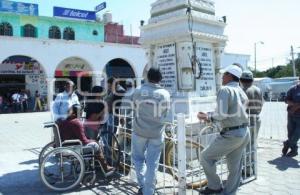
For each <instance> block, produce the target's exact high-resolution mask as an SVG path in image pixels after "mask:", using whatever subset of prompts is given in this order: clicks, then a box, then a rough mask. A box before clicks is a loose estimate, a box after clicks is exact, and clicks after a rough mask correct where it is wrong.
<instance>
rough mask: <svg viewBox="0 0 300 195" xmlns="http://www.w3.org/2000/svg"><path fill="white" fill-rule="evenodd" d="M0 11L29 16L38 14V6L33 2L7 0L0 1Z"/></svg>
mask: <svg viewBox="0 0 300 195" xmlns="http://www.w3.org/2000/svg"><path fill="white" fill-rule="evenodd" d="M0 12H10V13H16V14H24V15H29V16H38V15H39V6H38V5H37V4H33V3H22V2H15V1H8V0H1V1H0Z"/></svg>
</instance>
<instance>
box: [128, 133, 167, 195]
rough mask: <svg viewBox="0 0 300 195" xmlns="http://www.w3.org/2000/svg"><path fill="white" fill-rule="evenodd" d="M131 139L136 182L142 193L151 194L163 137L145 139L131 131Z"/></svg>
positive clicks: (144, 194)
mask: <svg viewBox="0 0 300 195" xmlns="http://www.w3.org/2000/svg"><path fill="white" fill-rule="evenodd" d="M131 140H132V141H131V147H132V148H131V151H132V154H131V156H132V161H133V163H134V166H135V171H136V176H137V180H138V184H139V186H140V188H142V189H143V195H153V194H154V190H155V184H156V172H157V169H158V166H159V159H160V154H161V150H162V147H163V141H164V138H163V136H161V137H160V138H156V139H147V138H143V137H141V136H138V135H136V134H135V133H133V134H132V139H131Z"/></svg>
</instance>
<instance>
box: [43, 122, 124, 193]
mask: <svg viewBox="0 0 300 195" xmlns="http://www.w3.org/2000/svg"><path fill="white" fill-rule="evenodd" d="M44 128H52V131H53V141H52V142H50V143H48V144H47V145H46V146H45V147H44V148H43V149H42V151H41V152H40V154H39V173H40V177H41V180H42V182H43V183H44V184H45V186H47V187H48V188H50V189H51V190H54V191H67V190H71V189H73V188H75V187H77V186H79V185H80V184H82V185H86V186H93V185H94V184H95V182H96V180H97V176H99V175H100V176H102V177H104V178H107V177H109V176H110V175H112V174H110V175H107V174H106V173H105V170H104V168H103V166H102V165H101V163H100V162H99V161H98V160H97V159H96V158H95V157H96V155H95V154H94V150H93V148H91V147H89V146H83V145H82V143H81V141H80V140H66V141H63V142H62V141H61V137H60V133H59V127H58V125H57V124H55V123H54V122H50V123H44ZM99 143H100V144H99V145H100V147H101V149H102V151H103V154H104V156H105V158H106V161H107V163H108V164H109V165H110V166H112V167H114V168H115V170H117V168H118V167H119V164H120V146H119V143H118V140H117V139H116V137H115V135H113V134H112V133H110V132H107V131H103V132H102V133H101V134H100V138H99Z"/></svg>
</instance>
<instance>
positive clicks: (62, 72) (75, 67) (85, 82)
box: [55, 57, 93, 93]
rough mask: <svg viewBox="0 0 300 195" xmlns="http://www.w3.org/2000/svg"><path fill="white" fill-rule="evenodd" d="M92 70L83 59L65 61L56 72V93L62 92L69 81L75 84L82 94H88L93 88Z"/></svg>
mask: <svg viewBox="0 0 300 195" xmlns="http://www.w3.org/2000/svg"><path fill="white" fill-rule="evenodd" d="M92 71H93V70H92V68H91V66H90V65H89V64H88V63H87V62H86V61H85V60H83V59H81V58H77V57H72V58H67V59H65V60H63V61H62V62H61V63H60V64H59V65H58V67H57V69H56V70H55V78H56V79H57V81H56V82H55V92H56V93H58V92H62V91H63V90H64V84H65V82H66V81H67V80H71V81H73V82H74V83H75V86H76V88H77V89H78V90H79V91H81V92H88V91H90V90H91V88H92V83H93V79H92Z"/></svg>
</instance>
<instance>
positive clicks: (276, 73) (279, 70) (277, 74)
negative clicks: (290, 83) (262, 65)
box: [254, 58, 300, 78]
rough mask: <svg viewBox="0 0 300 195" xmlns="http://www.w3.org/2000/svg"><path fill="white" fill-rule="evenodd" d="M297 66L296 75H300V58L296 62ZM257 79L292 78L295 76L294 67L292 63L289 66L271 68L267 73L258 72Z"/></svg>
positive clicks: (255, 74)
mask: <svg viewBox="0 0 300 195" xmlns="http://www.w3.org/2000/svg"><path fill="white" fill-rule="evenodd" d="M295 64H296V75H297V76H299V75H300V58H297V59H296V60H295ZM254 76H255V77H256V78H261V77H270V78H281V77H292V76H293V66H292V62H289V63H288V64H287V65H279V66H277V67H274V68H270V69H268V70H266V71H262V72H260V71H257V72H256V73H255V72H254Z"/></svg>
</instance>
